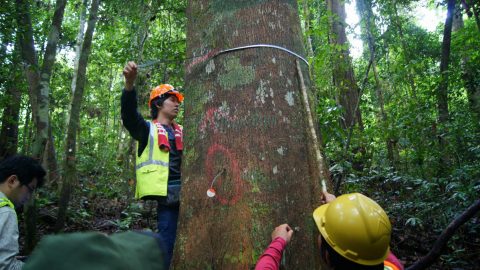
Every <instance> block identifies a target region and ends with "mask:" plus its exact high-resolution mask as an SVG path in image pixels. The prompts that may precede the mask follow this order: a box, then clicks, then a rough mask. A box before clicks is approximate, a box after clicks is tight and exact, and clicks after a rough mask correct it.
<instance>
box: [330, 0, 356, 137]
mask: <svg viewBox="0 0 480 270" xmlns="http://www.w3.org/2000/svg"><path fill="white" fill-rule="evenodd" d="M327 7H328V10H329V11H330V12H331V18H330V35H329V42H330V44H331V45H333V46H335V48H337V49H338V52H334V53H333V55H332V57H333V61H332V62H333V74H334V76H333V83H334V85H335V87H336V88H337V89H338V102H339V104H340V105H341V106H342V107H343V110H344V113H343V118H342V119H341V120H340V122H341V123H342V126H343V127H344V128H345V129H348V128H351V127H353V126H355V125H356V124H358V127H359V128H360V129H361V130H363V122H362V115H361V112H360V107H359V103H360V96H359V94H360V89H359V87H358V85H357V82H356V80H355V75H354V72H353V66H352V62H351V58H350V52H349V45H348V41H347V35H346V33H345V25H346V23H345V18H346V15H345V2H344V1H343V0H327Z"/></svg>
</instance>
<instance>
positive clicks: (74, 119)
mask: <svg viewBox="0 0 480 270" xmlns="http://www.w3.org/2000/svg"><path fill="white" fill-rule="evenodd" d="M99 4H100V0H92V4H91V7H90V12H89V13H90V14H89V18H88V24H87V31H86V33H85V39H84V40H83V44H82V50H81V55H80V59H79V64H78V70H77V73H78V74H77V83H76V85H75V92H74V93H73V98H72V103H71V109H70V120H69V122H68V127H67V138H66V143H65V160H64V178H63V181H62V183H61V185H62V188H61V193H60V201H59V206H58V218H57V223H56V224H55V231H57V232H58V231H61V230H63V227H64V225H65V220H66V214H67V208H68V203H69V201H70V196H71V193H72V191H73V186H74V185H75V183H76V182H77V168H76V148H77V146H76V141H77V130H78V129H79V126H80V109H81V106H82V101H83V92H84V89H85V82H86V71H87V64H88V57H89V55H90V49H91V46H92V39H93V32H94V29H95V24H96V22H97V19H98V17H97V12H98V6H99Z"/></svg>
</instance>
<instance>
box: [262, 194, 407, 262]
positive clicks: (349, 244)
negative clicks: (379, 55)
mask: <svg viewBox="0 0 480 270" xmlns="http://www.w3.org/2000/svg"><path fill="white" fill-rule="evenodd" d="M322 197H323V198H322V201H323V202H324V203H325V204H323V205H322V206H320V207H318V208H317V209H315V211H314V212H313V220H314V221H315V224H316V225H317V228H318V230H319V232H320V235H319V237H318V245H319V248H320V254H319V255H320V260H321V262H322V263H323V264H324V265H325V266H327V267H328V269H340V270H344V269H349V270H383V269H385V270H403V266H402V264H401V263H400V261H399V260H398V259H397V258H396V257H395V255H393V253H391V252H390V235H391V232H392V226H391V224H390V221H389V219H388V216H387V214H386V213H385V211H384V210H383V209H382V207H381V206H380V205H378V204H377V203H376V202H375V201H373V200H372V199H370V198H368V197H367V196H365V195H362V194H360V193H351V194H344V195H342V196H339V197H338V198H336V197H335V196H334V195H332V194H330V193H328V192H323V195H322ZM292 235H293V230H292V229H291V228H290V226H288V224H283V225H280V226H278V227H277V228H275V230H274V231H273V232H272V242H271V243H270V245H269V246H268V248H267V249H266V250H265V252H264V253H263V254H262V256H261V257H260V259H259V261H258V262H257V265H256V267H255V269H256V270H264V269H279V267H280V261H281V258H282V254H283V250H284V249H285V247H286V245H287V244H288V243H289V242H290V240H291V238H292Z"/></svg>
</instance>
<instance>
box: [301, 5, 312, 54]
mask: <svg viewBox="0 0 480 270" xmlns="http://www.w3.org/2000/svg"><path fill="white" fill-rule="evenodd" d="M308 4H309V0H303V1H302V6H303V16H304V24H305V25H304V28H305V32H306V34H305V43H306V45H307V54H308V56H309V57H313V47H312V35H311V34H310V7H309V5H308Z"/></svg>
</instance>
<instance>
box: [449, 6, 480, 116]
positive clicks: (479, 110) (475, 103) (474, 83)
mask: <svg viewBox="0 0 480 270" xmlns="http://www.w3.org/2000/svg"><path fill="white" fill-rule="evenodd" d="M463 3H464V8H465V10H466V12H467V14H469V17H471V16H472V9H473V7H472V6H471V3H470V4H469V5H466V3H465V1H463ZM478 5H479V7H480V4H478ZM460 11H461V10H460V9H455V16H454V17H453V29H452V31H453V32H456V31H458V30H460V29H462V28H463V27H464V23H463V19H462V13H461V12H460ZM477 23H478V22H477ZM478 26H479V30H480V25H478ZM461 61H462V62H461V63H462V80H463V83H464V85H465V89H466V90H467V97H468V103H469V106H470V111H471V112H472V114H473V115H474V121H475V123H476V124H477V125H479V124H480V82H479V80H478V79H477V78H479V77H480V72H479V71H478V66H477V64H476V63H474V61H472V58H471V57H470V56H464V57H463V58H462V60H461Z"/></svg>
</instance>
